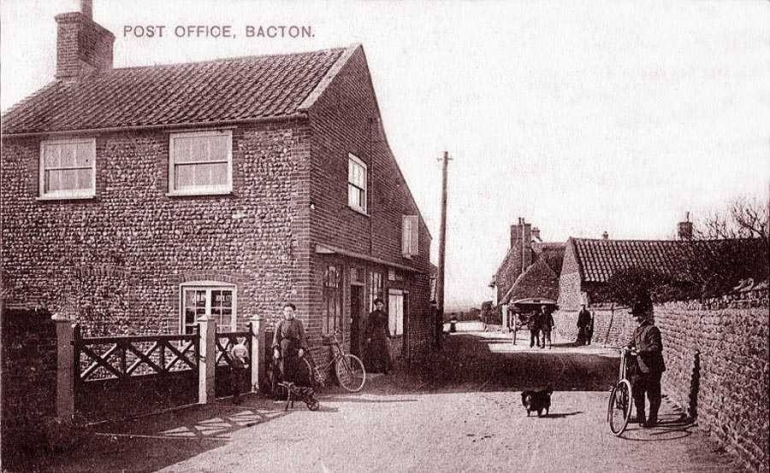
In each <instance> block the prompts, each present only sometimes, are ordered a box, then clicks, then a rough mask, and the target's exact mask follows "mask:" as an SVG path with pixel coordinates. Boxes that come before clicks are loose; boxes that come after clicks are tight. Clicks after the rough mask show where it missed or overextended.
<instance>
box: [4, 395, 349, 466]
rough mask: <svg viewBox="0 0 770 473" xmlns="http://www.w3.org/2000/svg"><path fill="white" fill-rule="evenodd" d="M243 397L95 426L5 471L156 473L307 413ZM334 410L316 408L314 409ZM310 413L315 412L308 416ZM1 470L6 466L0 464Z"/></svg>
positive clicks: (302, 407)
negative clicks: (68, 445)
mask: <svg viewBox="0 0 770 473" xmlns="http://www.w3.org/2000/svg"><path fill="white" fill-rule="evenodd" d="M284 406H285V403H284V402H282V401H273V400H272V399H266V398H260V397H257V396H248V397H246V400H245V402H244V403H243V404H240V405H232V404H230V403H229V401H225V400H219V401H217V402H215V403H213V404H209V405H205V406H203V405H201V406H190V407H188V408H184V409H179V410H175V411H168V412H164V413H161V414H155V415H152V416H146V417H141V418H137V419H134V420H130V421H124V422H114V423H105V424H101V425H97V426H95V433H94V435H92V436H91V437H90V438H89V439H87V441H86V442H85V443H84V444H83V445H81V446H80V447H79V448H77V449H76V450H73V451H71V452H68V453H60V454H58V455H42V456H40V457H39V458H34V459H29V460H28V463H27V464H25V465H19V466H18V468H17V469H13V470H9V471H52V472H83V471H156V470H159V469H162V468H164V467H166V466H169V465H173V464H175V463H178V462H181V461H183V460H186V459H188V458H192V457H194V456H196V455H199V454H201V453H203V452H206V451H208V450H212V449H214V448H217V447H220V446H222V445H224V444H226V443H228V442H229V441H230V440H231V439H232V437H233V435H234V434H236V433H237V432H238V431H240V430H242V429H246V428H249V427H254V426H256V425H258V424H264V423H266V422H269V421H272V420H275V419H278V418H281V417H284V416H287V415H292V414H293V413H295V412H298V411H302V410H307V409H306V408H305V405H304V404H302V403H295V407H294V408H293V409H291V408H290V409H289V410H288V411H286V410H284ZM317 412H319V413H324V412H337V409H336V408H332V407H326V406H323V403H322V404H321V408H320V409H319V410H318V411H317ZM314 414H315V413H314ZM3 466H4V467H5V466H6V465H3Z"/></svg>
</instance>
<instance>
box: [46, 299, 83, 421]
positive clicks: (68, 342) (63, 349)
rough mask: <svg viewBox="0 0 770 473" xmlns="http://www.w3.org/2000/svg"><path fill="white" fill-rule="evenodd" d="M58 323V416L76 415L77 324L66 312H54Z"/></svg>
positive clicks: (66, 418)
mask: <svg viewBox="0 0 770 473" xmlns="http://www.w3.org/2000/svg"><path fill="white" fill-rule="evenodd" d="M51 320H53V321H54V322H55V323H56V417H57V418H59V420H62V421H69V420H72V417H73V416H74V415H75V376H77V373H76V372H75V343H74V342H75V324H74V323H73V321H72V319H70V318H69V317H67V315H65V314H53V315H52V316H51Z"/></svg>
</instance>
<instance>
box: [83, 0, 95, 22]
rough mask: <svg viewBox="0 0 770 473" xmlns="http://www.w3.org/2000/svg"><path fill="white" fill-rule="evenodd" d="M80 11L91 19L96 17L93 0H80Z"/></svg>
mask: <svg viewBox="0 0 770 473" xmlns="http://www.w3.org/2000/svg"><path fill="white" fill-rule="evenodd" d="M80 13H82V14H83V16H84V17H86V18H88V19H89V20H93V19H94V6H93V2H92V1H91V0H80Z"/></svg>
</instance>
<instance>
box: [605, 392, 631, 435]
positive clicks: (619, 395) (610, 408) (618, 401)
mask: <svg viewBox="0 0 770 473" xmlns="http://www.w3.org/2000/svg"><path fill="white" fill-rule="evenodd" d="M632 402H633V398H632V397H631V383H629V382H628V380H626V379H621V380H620V381H619V382H618V384H616V385H615V387H614V388H612V393H611V394H610V402H609V404H608V405H607V422H609V424H610V430H611V431H612V433H613V434H615V435H617V436H620V434H622V433H623V431H624V430H626V426H627V425H628V421H629V420H631V405H632Z"/></svg>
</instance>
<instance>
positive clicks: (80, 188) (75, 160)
mask: <svg viewBox="0 0 770 473" xmlns="http://www.w3.org/2000/svg"><path fill="white" fill-rule="evenodd" d="M95 195H96V140H95V139H93V138H91V139H80V140H56V141H43V142H42V143H41V144H40V198H42V199H84V198H89V197H93V196H95Z"/></svg>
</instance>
